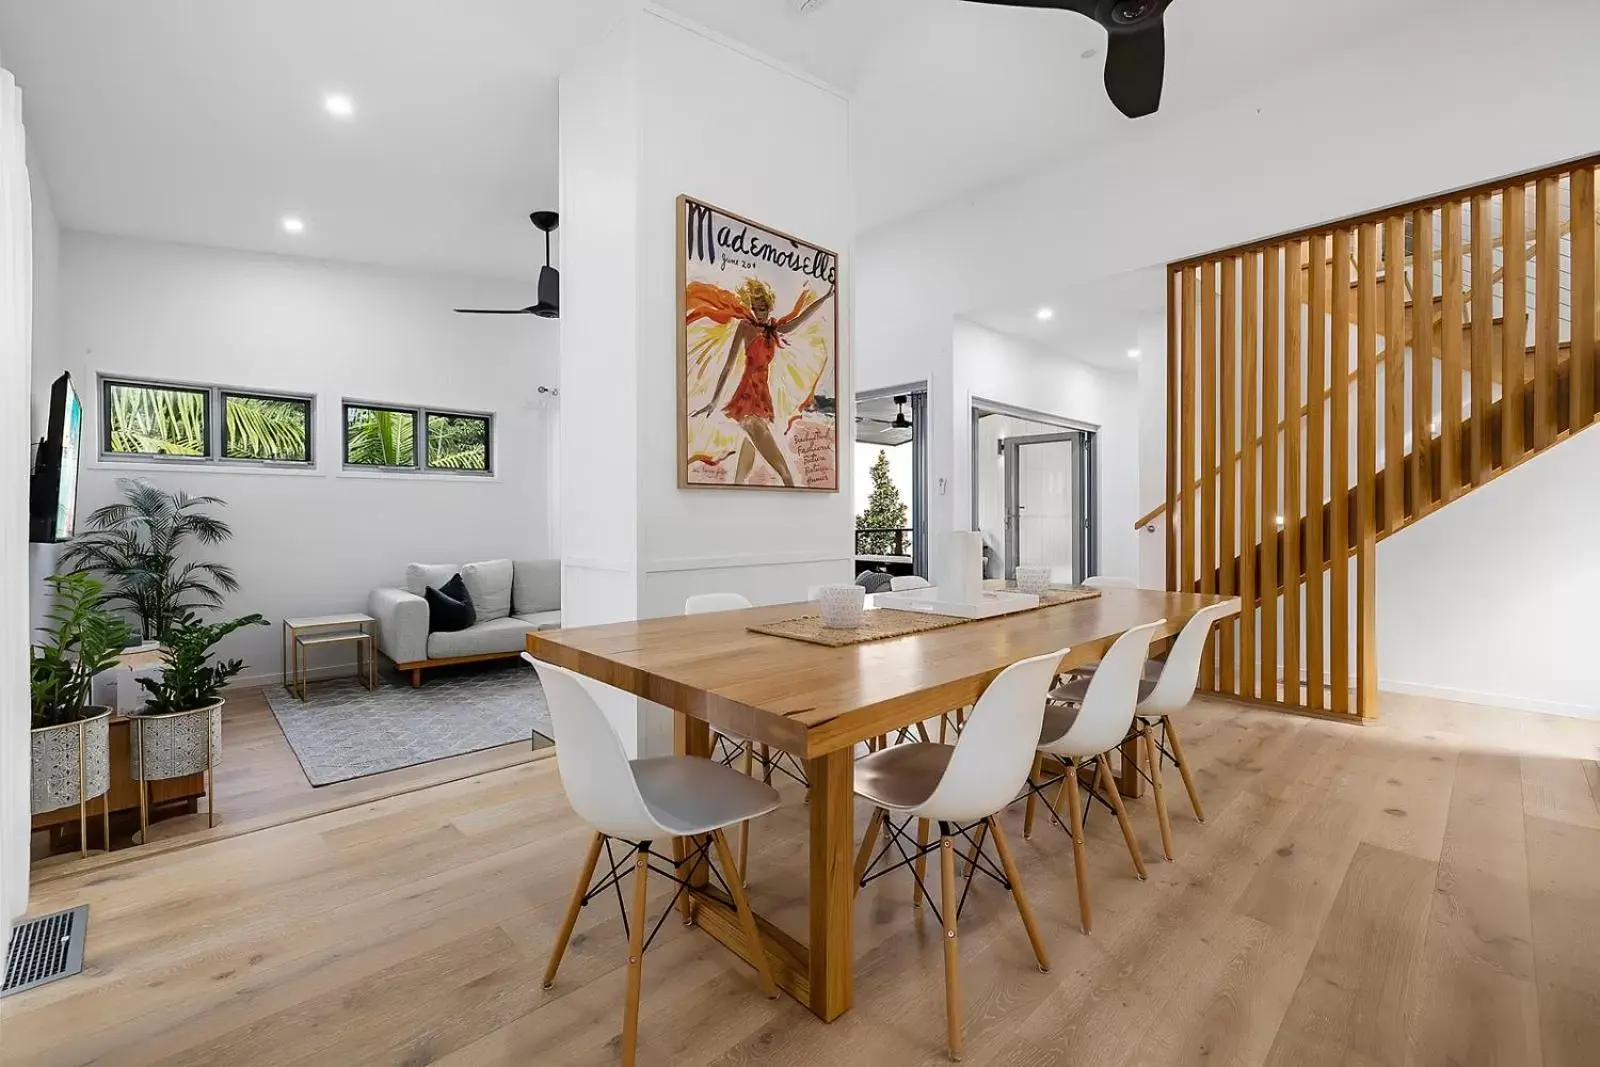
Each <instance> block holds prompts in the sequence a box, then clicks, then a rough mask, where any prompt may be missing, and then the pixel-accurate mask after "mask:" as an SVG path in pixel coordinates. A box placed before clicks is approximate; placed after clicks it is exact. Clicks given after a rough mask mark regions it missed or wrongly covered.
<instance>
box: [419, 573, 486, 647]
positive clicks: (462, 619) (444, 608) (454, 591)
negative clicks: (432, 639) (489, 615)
mask: <svg viewBox="0 0 1600 1067" xmlns="http://www.w3.org/2000/svg"><path fill="white" fill-rule="evenodd" d="M422 595H423V598H424V599H426V600H427V601H428V632H429V633H431V634H450V633H455V632H456V631H457V630H465V629H466V628H467V627H469V626H472V625H474V624H475V623H476V622H477V621H478V609H477V608H475V607H473V606H472V594H470V593H468V592H467V583H466V582H463V581H462V580H461V575H459V574H458V575H456V576H455V577H454V578H452V579H450V580H449V581H448V582H445V583H444V585H443V586H442V587H440V588H438V589H435V588H434V587H433V586H431V585H430V586H428V587H427V588H426V589H424V590H423V591H422Z"/></svg>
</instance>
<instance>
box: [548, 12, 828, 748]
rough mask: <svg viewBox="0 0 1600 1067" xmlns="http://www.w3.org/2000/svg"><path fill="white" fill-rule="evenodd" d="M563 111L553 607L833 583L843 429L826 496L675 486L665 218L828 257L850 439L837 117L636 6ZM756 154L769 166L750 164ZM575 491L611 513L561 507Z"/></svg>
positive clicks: (607, 608) (571, 502) (568, 89)
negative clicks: (748, 228) (556, 602)
mask: <svg viewBox="0 0 1600 1067" xmlns="http://www.w3.org/2000/svg"><path fill="white" fill-rule="evenodd" d="M561 113H562V130H563V133H562V146H561V157H562V158H561V168H562V205H563V206H562V210H563V213H564V215H565V218H566V220H567V222H568V227H567V230H566V233H565V238H564V241H563V244H562V252H563V263H562V269H563V281H564V283H565V284H566V285H567V286H568V289H567V292H568V293H569V294H570V298H569V302H568V307H567V309H566V310H567V317H565V318H564V319H563V326H562V361H563V364H564V366H565V367H566V368H567V370H566V373H564V376H563V377H564V379H565V380H564V381H563V387H564V388H563V396H562V401H563V404H564V407H565V412H564V417H565V420H566V430H565V436H564V439H563V445H562V451H563V456H564V460H565V462H564V470H563V475H564V484H565V485H566V486H567V488H566V490H565V491H564V498H565V506H564V507H563V515H562V524H563V528H564V533H563V540H564V543H565V546H566V549H567V552H566V556H565V566H564V575H565V578H564V596H565V604H564V608H565V609H566V610H569V611H570V612H572V613H573V615H572V616H571V617H572V618H574V619H577V618H582V619H584V620H585V621H602V620H605V619H620V618H629V617H633V616H634V615H637V616H638V617H651V616H659V615H668V614H674V613H677V612H681V611H682V610H683V602H684V598H685V597H686V596H688V595H690V594H692V593H699V592H707V591H712V590H719V591H729V592H739V593H743V594H745V595H746V596H748V597H750V598H751V599H752V600H754V601H756V602H757V603H773V602H779V601H783V600H792V599H800V598H802V597H803V596H804V595H805V592H806V588H807V586H809V585H812V584H816V583H819V582H827V581H840V580H846V579H847V578H848V576H849V574H850V567H851V554H852V551H853V547H854V546H853V543H852V542H853V535H852V532H851V531H852V527H853V521H852V515H853V513H852V511H851V504H852V496H851V484H852V469H851V467H852V465H851V464H850V463H849V461H848V460H849V440H850V435H849V432H848V430H846V431H845V433H844V434H843V441H842V442H841V445H842V449H841V462H840V472H839V474H840V487H839V491H838V492H834V493H805V492H781V491H772V490H767V491H761V490H741V491H727V490H693V491H691V490H681V489H679V488H678V475H677V458H676V457H677V451H678V446H677V418H678V415H677V408H678V405H677V390H678V372H677V362H678V354H677V339H678V335H679V332H680V329H681V323H680V322H679V320H678V312H677V266H676V257H677V248H678V233H677V222H676V219H677V205H676V201H677V197H678V196H679V195H680V194H688V195H690V196H693V197H695V198H697V199H700V200H704V201H708V202H710V203H713V204H716V205H718V206H719V207H723V208H725V209H727V210H729V211H732V212H736V213H738V214H740V215H744V216H748V217H750V218H753V219H756V220H758V221H759V222H761V223H762V224H765V225H768V226H771V227H773V228H774V229H779V230H783V231H785V232H789V233H793V234H796V235H798V236H800V237H801V238H803V239H804V240H807V241H811V242H814V243H816V244H818V245H821V246H824V247H827V248H829V249H832V250H833V251H835V252H838V253H839V254H840V256H841V259H842V271H841V278H840V283H839V296H838V299H839V307H838V312H839V322H840V326H839V351H838V354H837V355H838V363H839V368H840V372H839V412H840V426H841V427H848V426H849V425H850V421H849V420H850V417H851V410H852V407H851V403H850V399H849V398H850V397H851V395H852V388H853V383H852V380H851V371H850V368H851V352H852V348H851V341H850V339H851V309H852V304H851V300H850V294H851V287H852V281H851V278H852V271H853V269H854V262H853V252H854V237H855V229H854V221H853V216H852V202H853V193H852V187H851V183H850V167H849V104H848V101H847V100H846V99H845V97H844V96H842V95H840V94H839V93H837V92H834V91H833V90H831V89H829V88H827V87H825V86H822V85H819V84H817V83H816V82H815V81H813V80H811V79H809V78H807V77H805V76H803V75H800V74H797V73H795V72H793V71H791V70H788V69H786V68H784V67H782V66H781V65H778V64H775V63H773V62H772V61H770V60H768V59H766V58H764V57H762V56H760V55H757V54H754V53H752V52H750V51H749V50H747V49H745V48H743V47H742V46H739V45H735V44H733V43H731V42H729V41H726V40H724V39H722V38H720V37H719V36H718V35H716V34H715V33H713V32H711V31H708V30H705V29H703V28H701V27H698V26H695V25H693V24H690V23H688V22H685V21H684V20H682V19H681V18H679V17H678V16H676V15H673V14H671V13H670V12H667V11H664V10H661V9H658V8H655V7H654V6H652V5H648V4H646V5H643V6H642V7H639V8H636V9H631V10H629V11H627V12H626V13H625V14H624V16H623V17H622V19H621V20H620V21H619V23H618V25H617V26H616V28H615V29H614V31H613V33H612V35H611V37H610V38H609V39H608V40H607V41H605V42H604V43H603V44H602V45H600V46H599V47H598V48H597V49H595V50H594V51H593V52H591V53H590V54H588V55H587V56H585V57H583V58H582V59H580V60H579V61H578V62H576V63H574V64H572V65H571V66H569V68H568V70H567V71H566V72H565V73H564V74H563V76H562V79H561ZM713 113H714V114H715V116H716V124H717V125H718V127H719V128H720V129H723V130H738V131H743V132H742V133H740V134H739V135H737V136H723V135H711V134H708V132H707V127H706V116H707V115H708V114H713ZM763 137H772V138H777V139H778V140H779V141H781V150H774V151H772V152H767V151H764V150H762V149H761V148H760V147H759V145H760V143H762V138H763ZM774 143H777V142H774ZM580 361H581V362H582V363H583V366H582V367H581V368H580V367H578V366H576V364H577V363H579V362H580ZM583 493H591V494H596V495H603V496H604V497H605V499H603V500H586V501H578V500H577V499H575V498H576V497H578V496H580V495H582V494H583ZM607 711H608V713H610V714H611V715H612V716H613V721H615V722H617V723H618V724H619V726H620V727H621V728H622V732H623V734H624V738H625V740H627V741H629V742H630V743H636V744H637V745H638V747H639V748H640V749H641V750H644V751H659V750H662V749H664V748H665V746H666V745H669V744H670V718H669V717H667V716H665V715H662V714H656V713H654V712H652V711H650V710H649V708H648V705H646V710H645V712H644V714H643V715H640V716H635V717H634V721H633V722H631V723H630V722H628V721H627V717H628V716H630V715H632V714H633V708H631V707H626V708H625V707H622V706H620V705H619V706H618V707H613V708H608V709H607ZM630 727H632V728H631V729H630Z"/></svg>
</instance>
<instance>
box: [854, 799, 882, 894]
mask: <svg viewBox="0 0 1600 1067" xmlns="http://www.w3.org/2000/svg"><path fill="white" fill-rule="evenodd" d="M884 818H885V812H884V810H883V809H882V808H873V809H872V815H871V816H870V817H869V818H868V819H867V832H866V834H865V835H864V836H863V837H862V838H861V851H859V852H857V853H856V882H855V885H856V891H857V892H860V890H861V879H862V878H864V877H866V874H867V864H869V863H871V862H872V850H873V849H874V848H876V847H877V844H878V831H879V829H881V827H882V825H883V820H884Z"/></svg>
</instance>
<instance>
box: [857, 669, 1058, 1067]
mask: <svg viewBox="0 0 1600 1067" xmlns="http://www.w3.org/2000/svg"><path fill="white" fill-rule="evenodd" d="M1066 654H1067V650H1066V649H1062V650H1060V651H1059V652H1051V653H1049V654H1048V655H1044V656H1037V657H1034V658H1032V659H1026V660H1022V661H1021V662H1019V663H1013V664H1012V665H1011V666H1009V667H1007V668H1006V669H1005V670H1003V671H1001V672H1000V674H999V675H997V676H996V677H995V679H994V681H992V682H990V683H989V686H988V688H987V689H985V690H984V691H983V695H982V696H980V697H979V698H978V702H977V703H976V704H975V705H973V709H972V714H971V715H970V716H968V718H967V724H966V728H965V729H964V730H963V731H962V732H961V736H960V738H959V739H957V741H956V743H955V744H954V745H941V744H935V743H926V742H916V743H912V744H903V745H894V746H891V747H889V748H885V749H881V750H879V751H878V752H875V753H873V754H871V755H869V756H865V757H863V758H861V759H860V760H858V761H857V762H856V771H855V791H856V795H857V796H859V797H863V798H865V799H866V800H867V801H869V802H870V803H871V804H872V805H873V808H872V815H871V817H870V818H869V819H868V820H867V832H866V836H865V837H864V838H862V841H861V850H860V851H859V852H858V853H857V854H856V867H855V876H856V885H857V887H858V888H859V887H861V886H865V885H866V884H867V883H868V882H871V881H873V880H875V879H877V878H881V877H883V876H884V875H886V874H889V873H891V872H892V871H896V870H899V869H900V868H902V867H910V868H912V903H913V906H915V907H921V906H922V898H923V896H924V895H926V896H927V897H928V900H929V903H930V904H931V903H932V899H933V894H932V893H930V892H928V891H927V890H926V888H925V887H924V885H923V874H924V872H925V870H926V864H927V857H928V855H929V853H932V852H937V853H938V854H939V885H940V894H939V904H938V905H937V906H936V907H935V909H934V910H935V914H936V917H937V918H938V919H939V921H940V923H941V924H942V927H943V931H944V979H945V1015H946V1021H947V1024H948V1030H949V1043H950V1044H949V1049H950V1055H951V1057H952V1058H953V1059H957V1060H959V1059H960V1058H961V1055H962V1034H961V984H960V973H959V972H960V956H959V953H958V951H957V942H956V919H957V917H958V913H959V912H960V910H961V904H960V901H961V900H964V899H965V898H966V890H965V889H964V890H963V892H962V894H961V896H960V897H959V898H958V897H957V895H956V864H955V860H956V842H957V841H958V840H960V841H963V842H965V843H966V844H967V845H969V846H970V847H971V852H970V853H966V854H964V855H963V859H964V860H965V863H966V867H967V869H966V884H967V888H968V889H970V887H971V884H972V879H973V877H974V876H975V875H977V874H979V873H982V874H984V875H986V876H988V877H990V878H993V879H994V880H995V881H997V882H998V883H1000V884H1001V885H1002V886H1004V887H1005V888H1006V889H1007V890H1009V891H1010V893H1011V895H1012V897H1013V899H1014V900H1015V901H1016V905H1017V913H1018V914H1019V915H1020V916H1021V917H1022V925H1023V928H1024V929H1026V931H1027V933H1028V940H1029V942H1031V943H1032V945H1033V952H1034V956H1035V958H1036V959H1037V960H1038V963H1039V969H1040V970H1041V971H1048V970H1049V969H1050V961H1049V958H1048V957H1047V956H1046V954H1045V948H1044V942H1043V940H1041V939H1040V937H1039V930H1038V927H1037V925H1036V924H1035V923H1034V919H1033V910H1032V909H1031V908H1030V907H1029V906H1028V897H1027V894H1026V893H1024V892H1023V889H1022V880H1021V878H1020V877H1019V876H1018V874H1017V866H1016V863H1015V861H1014V860H1013V858H1012V855H1011V847H1010V845H1009V843H1008V842H1007V841H1006V837H1005V834H1004V832H1002V831H1001V829H1000V823H999V821H998V820H997V819H996V818H995V816H996V814H997V813H999V812H1000V811H1002V810H1004V809H1005V807H1006V806H1007V805H1009V804H1010V803H1012V801H1014V800H1015V799H1016V796H1017V792H1018V790H1019V789H1020V788H1021V787H1022V786H1023V785H1024V784H1025V783H1026V782H1027V780H1028V772H1029V769H1030V767H1031V765H1032V762H1033V754H1034V747H1035V746H1036V745H1037V744H1038V740H1039V731H1040V728H1041V724H1042V723H1043V721H1044V716H1045V692H1046V691H1047V690H1048V689H1049V686H1050V679H1051V678H1053V677H1054V676H1055V672H1056V668H1057V667H1058V666H1059V665H1060V663H1061V659H1062V657H1063V656H1065V655H1066ZM896 819H899V820H900V821H899V824H898V825H897V824H896V822H895V820H896ZM912 822H915V823H916V824H917V841H916V843H915V845H912V844H911V843H910V837H909V828H910V825H911V823H912ZM933 823H937V824H938V827H939V838H938V840H937V841H934V842H931V843H930V842H929V840H928V836H929V828H930V824H933ZM884 832H887V837H888V842H887V843H886V844H885V845H884V848H883V851H882V852H880V853H879V854H878V855H877V856H876V857H875V858H874V856H873V849H874V847H875V846H876V845H877V842H878V837H879V835H880V833H884ZM974 832H976V836H974ZM986 839H992V840H993V842H994V848H995V852H996V854H997V856H998V858H999V860H1000V869H999V870H996V869H995V866H994V863H993V861H991V860H989V859H988V857H987V856H985V855H984V853H983V848H984V844H985V841H986ZM891 851H893V852H895V853H896V854H897V858H896V860H892V861H890V862H889V863H888V865H886V866H884V861H885V860H886V859H888V858H889V854H890V852H891ZM880 866H882V867H883V869H882V870H879V871H877V873H873V871H874V868H877V867H880Z"/></svg>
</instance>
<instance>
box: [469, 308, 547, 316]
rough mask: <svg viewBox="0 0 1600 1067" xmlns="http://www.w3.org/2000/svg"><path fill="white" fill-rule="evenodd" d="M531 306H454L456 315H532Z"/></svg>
mask: <svg viewBox="0 0 1600 1067" xmlns="http://www.w3.org/2000/svg"><path fill="white" fill-rule="evenodd" d="M533 313H534V312H533V308H531V307H527V308H456V314H457V315H532V314H533Z"/></svg>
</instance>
